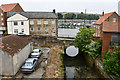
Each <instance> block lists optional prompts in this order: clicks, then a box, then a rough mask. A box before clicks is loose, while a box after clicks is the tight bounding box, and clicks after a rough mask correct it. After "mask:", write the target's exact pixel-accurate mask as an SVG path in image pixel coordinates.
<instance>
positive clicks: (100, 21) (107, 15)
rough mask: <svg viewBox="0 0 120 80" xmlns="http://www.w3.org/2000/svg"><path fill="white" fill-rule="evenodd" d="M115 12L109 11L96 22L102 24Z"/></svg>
mask: <svg viewBox="0 0 120 80" xmlns="http://www.w3.org/2000/svg"><path fill="white" fill-rule="evenodd" d="M113 13H114V12H111V13H107V14H105V15H104V16H102V17H101V18H100V19H99V20H98V21H96V22H95V23H94V24H102V23H103V22H104V21H105V20H106V19H107V18H108V17H109V16H111V15H112V14H113Z"/></svg>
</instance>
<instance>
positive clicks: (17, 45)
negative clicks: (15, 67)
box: [0, 35, 30, 55]
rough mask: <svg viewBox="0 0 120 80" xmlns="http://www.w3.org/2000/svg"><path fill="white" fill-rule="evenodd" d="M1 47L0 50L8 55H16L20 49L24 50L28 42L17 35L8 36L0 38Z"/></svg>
mask: <svg viewBox="0 0 120 80" xmlns="http://www.w3.org/2000/svg"><path fill="white" fill-rule="evenodd" d="M0 40H1V43H2V45H0V49H1V50H2V51H4V52H7V53H8V54H10V55H14V54H15V53H18V52H19V51H20V50H21V49H22V48H24V47H25V46H26V45H27V44H28V43H29V42H30V41H29V40H27V39H26V38H22V37H20V36H17V35H9V36H5V37H2V38H0Z"/></svg>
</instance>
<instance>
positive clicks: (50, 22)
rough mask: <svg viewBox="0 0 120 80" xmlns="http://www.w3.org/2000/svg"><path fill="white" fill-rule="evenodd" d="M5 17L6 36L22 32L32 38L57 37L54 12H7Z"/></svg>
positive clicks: (56, 23) (56, 22)
mask: <svg viewBox="0 0 120 80" xmlns="http://www.w3.org/2000/svg"><path fill="white" fill-rule="evenodd" d="M7 15H8V20H7V24H8V26H7V30H8V34H17V33H19V32H24V34H26V35H32V36H36V35H41V36H54V37H57V34H58V21H57V15H56V13H55V11H54V10H53V12H8V14H7ZM25 31H27V32H25Z"/></svg>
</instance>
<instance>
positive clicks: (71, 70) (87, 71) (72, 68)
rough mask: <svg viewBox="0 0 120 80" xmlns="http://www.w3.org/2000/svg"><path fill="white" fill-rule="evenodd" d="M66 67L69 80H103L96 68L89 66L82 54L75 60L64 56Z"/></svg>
mask: <svg viewBox="0 0 120 80" xmlns="http://www.w3.org/2000/svg"><path fill="white" fill-rule="evenodd" d="M64 65H65V72H66V75H65V77H66V79H67V80H69V78H71V79H72V78H73V79H74V78H77V79H81V78H103V77H102V75H100V73H99V72H98V71H97V69H96V68H95V67H90V66H89V65H88V64H87V61H86V60H85V57H84V55H82V54H80V53H79V55H77V56H76V57H74V58H72V57H68V56H67V55H64Z"/></svg>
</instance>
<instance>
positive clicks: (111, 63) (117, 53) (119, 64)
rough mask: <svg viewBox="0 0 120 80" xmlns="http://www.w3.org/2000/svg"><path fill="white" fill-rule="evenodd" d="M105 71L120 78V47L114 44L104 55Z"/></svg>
mask: <svg viewBox="0 0 120 80" xmlns="http://www.w3.org/2000/svg"><path fill="white" fill-rule="evenodd" d="M103 64H104V71H105V72H107V73H108V74H110V75H114V76H115V77H119V78H120V47H118V46H117V45H115V46H114V49H113V50H109V51H108V52H105V53H104V55H103Z"/></svg>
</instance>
